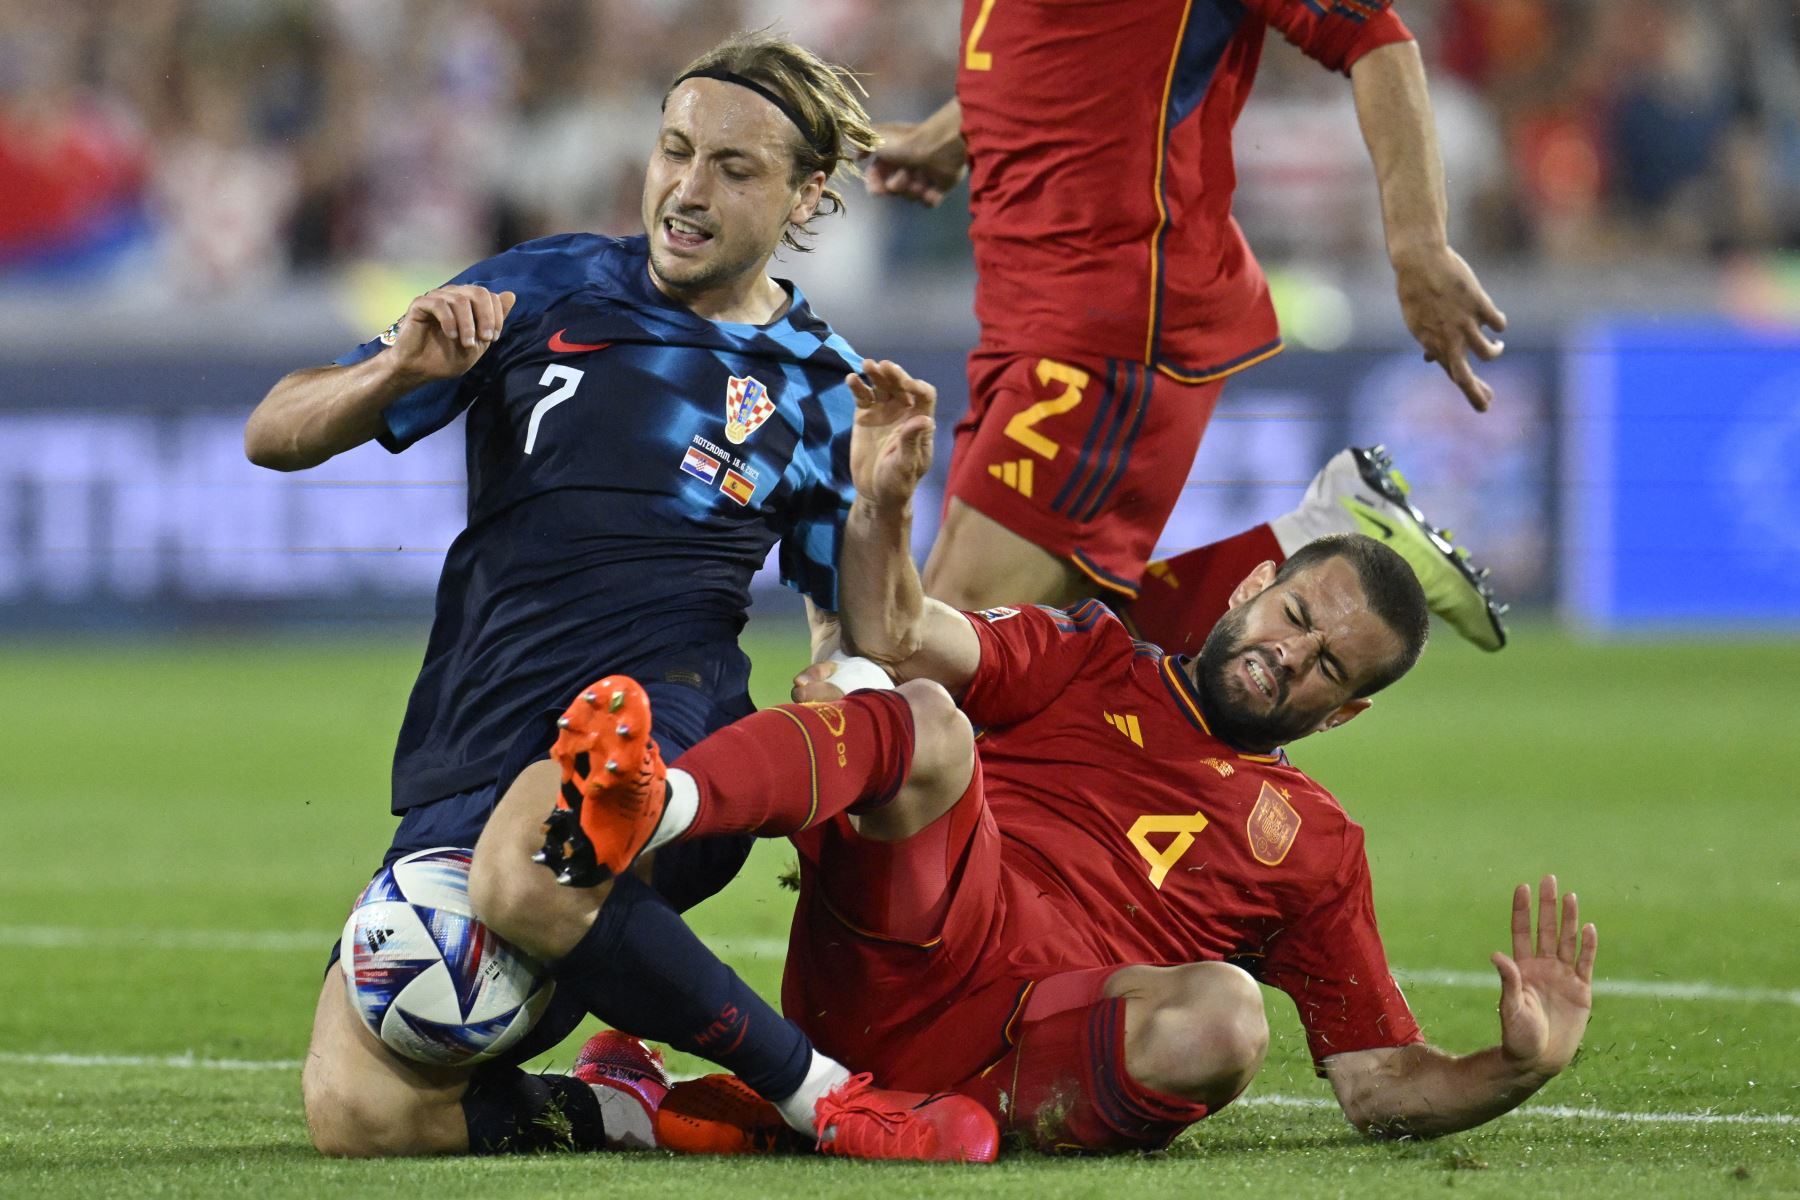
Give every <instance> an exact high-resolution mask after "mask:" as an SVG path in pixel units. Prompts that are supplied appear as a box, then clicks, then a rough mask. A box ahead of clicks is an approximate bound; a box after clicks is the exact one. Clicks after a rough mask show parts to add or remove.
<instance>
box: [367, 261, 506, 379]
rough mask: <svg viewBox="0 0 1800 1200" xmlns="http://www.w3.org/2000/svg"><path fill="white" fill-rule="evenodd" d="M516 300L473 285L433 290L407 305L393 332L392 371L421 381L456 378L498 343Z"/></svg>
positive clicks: (455, 285)
mask: <svg viewBox="0 0 1800 1200" xmlns="http://www.w3.org/2000/svg"><path fill="white" fill-rule="evenodd" d="M516 299H517V297H516V296H514V295H513V294H512V293H511V292H499V293H495V292H490V291H488V290H487V289H486V288H484V287H482V286H480V285H479V284H474V283H456V284H449V285H447V286H445V287H440V288H432V289H431V290H430V291H429V292H426V293H425V294H424V295H423V296H420V297H419V298H418V299H417V300H414V301H413V302H412V303H411V304H409V305H407V308H406V315H405V316H403V317H401V318H400V321H399V323H398V325H397V326H396V327H395V330H394V344H393V347H392V348H391V349H390V350H388V354H390V355H392V356H393V366H394V367H395V369H396V370H398V371H401V372H403V373H404V374H406V375H407V376H409V377H412V378H415V379H417V380H419V381H420V382H429V381H431V380H434V379H455V378H456V377H458V376H460V375H462V374H464V373H465V372H467V371H468V370H469V368H470V367H473V366H474V365H475V364H476V362H478V361H479V360H480V358H481V356H482V355H483V354H486V353H487V350H488V347H489V346H492V345H493V344H494V342H495V341H497V340H498V339H499V337H500V330H501V329H502V328H503V327H504V326H505V324H506V317H507V314H509V313H511V312H512V307H513V302H514V301H515V300H516Z"/></svg>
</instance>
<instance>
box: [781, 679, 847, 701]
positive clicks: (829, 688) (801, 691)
mask: <svg viewBox="0 0 1800 1200" xmlns="http://www.w3.org/2000/svg"><path fill="white" fill-rule="evenodd" d="M792 694H793V699H794V703H796V704H820V703H830V702H831V701H833V700H842V699H843V698H844V689H843V688H841V687H839V686H838V685H837V684H835V683H823V682H820V683H807V684H799V683H796V684H795V685H794V690H793V693H792Z"/></svg>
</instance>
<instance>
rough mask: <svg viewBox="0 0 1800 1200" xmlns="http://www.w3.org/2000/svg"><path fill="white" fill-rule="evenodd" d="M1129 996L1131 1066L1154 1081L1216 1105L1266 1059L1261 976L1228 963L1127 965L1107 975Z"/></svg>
mask: <svg viewBox="0 0 1800 1200" xmlns="http://www.w3.org/2000/svg"><path fill="white" fill-rule="evenodd" d="M1106 995H1108V996H1123V997H1125V1069H1126V1071H1127V1072H1129V1073H1130V1075H1131V1077H1132V1078H1133V1079H1135V1080H1136V1081H1137V1082H1138V1083H1140V1084H1142V1085H1143V1086H1145V1087H1147V1088H1153V1089H1155V1090H1157V1091H1159V1092H1168V1093H1170V1094H1171V1095H1176V1096H1181V1097H1184V1098H1185V1099H1188V1100H1192V1101H1194V1102H1196V1103H1199V1104H1205V1105H1207V1106H1208V1107H1209V1108H1213V1109H1217V1108H1220V1107H1222V1106H1223V1105H1225V1104H1226V1103H1228V1102H1229V1101H1230V1100H1231V1099H1232V1098H1233V1097H1235V1096H1237V1095H1238V1094H1239V1093H1240V1092H1242V1091H1243V1090H1244V1089H1245V1088H1246V1087H1248V1086H1250V1081H1251V1079H1253V1078H1255V1076H1256V1072H1257V1070H1258V1069H1259V1068H1261V1066H1262V1061H1263V1055H1264V1054H1265V1053H1266V1052H1267V1050H1268V1048H1269V1023H1268V1018H1267V1017H1266V1016H1265V1014H1264V1012H1263V999H1262V993H1261V991H1259V990H1258V988H1257V986H1256V981H1255V980H1253V979H1251V978H1250V976H1249V975H1248V974H1246V973H1245V972H1243V971H1241V970H1239V969H1238V968H1237V967H1234V966H1232V965H1230V964H1229V963H1222V962H1206V963H1191V964H1189V965H1187V966H1181V967H1141V966H1140V967H1125V968H1123V969H1122V970H1120V971H1118V972H1117V973H1116V974H1114V975H1113V976H1112V978H1110V979H1108V980H1107V981H1106Z"/></svg>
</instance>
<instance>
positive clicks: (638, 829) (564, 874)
mask: <svg viewBox="0 0 1800 1200" xmlns="http://www.w3.org/2000/svg"><path fill="white" fill-rule="evenodd" d="M556 725H557V728H558V729H559V730H561V732H560V733H558V734H557V736H556V745H554V746H552V747H551V748H550V756H551V757H552V758H554V759H555V760H556V762H557V765H558V766H559V767H561V768H562V788H561V790H560V791H559V792H558V794H557V797H556V807H555V809H553V810H552V811H551V813H550V816H549V817H548V818H547V819H546V820H545V821H544V848H543V849H542V850H539V851H538V852H537V853H536V854H534V855H533V856H532V859H533V861H536V862H540V863H542V864H544V865H545V866H547V867H549V868H550V869H551V870H552V871H555V872H556V882H558V883H562V884H567V885H569V886H570V887H594V886H597V885H598V884H602V883H605V882H606V881H607V880H608V879H611V878H612V877H613V876H614V875H618V874H620V873H622V872H623V871H624V870H625V869H626V868H628V867H629V866H631V862H632V860H633V859H635V858H636V857H637V856H638V854H639V852H641V851H642V850H643V848H644V844H645V843H646V842H648V841H649V840H650V835H651V834H653V833H655V832H656V824H657V822H658V821H660V820H661V819H662V813H663V804H664V802H665V800H666V798H667V796H668V785H667V783H666V778H667V769H666V768H665V767H664V766H663V761H662V754H661V752H660V751H658V750H657V748H656V742H655V741H653V740H652V739H651V737H650V697H649V696H647V695H645V694H644V689H643V688H642V687H640V686H639V685H638V682H637V680H635V679H632V678H630V677H629V676H625V675H608V676H607V677H606V678H604V679H602V680H600V681H599V682H597V683H595V684H594V685H593V686H592V687H589V688H587V689H585V690H584V691H583V692H582V693H581V695H579V696H577V697H576V698H575V700H574V701H573V702H572V703H571V704H570V705H569V707H568V708H567V709H566V710H564V712H563V715H562V716H560V717H558V718H557V721H556Z"/></svg>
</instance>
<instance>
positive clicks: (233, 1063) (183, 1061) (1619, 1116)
mask: <svg viewBox="0 0 1800 1200" xmlns="http://www.w3.org/2000/svg"><path fill="white" fill-rule="evenodd" d="M0 1064H6V1065H10V1066H21V1067H107V1068H117V1067H153V1068H156V1069H157V1070H178V1071H297V1070H299V1069H300V1060H299V1059H297V1058H268V1059H251V1058H201V1057H199V1056H198V1055H195V1054H167V1055H160V1056H159V1055H150V1054H16V1053H12V1052H8V1051H0ZM676 1078H678V1079H679V1078H687V1077H686V1076H681V1075H677V1076H676ZM1236 1107H1240V1108H1302V1109H1319V1110H1335V1109H1336V1108H1337V1102H1336V1101H1333V1100H1326V1099H1324V1098H1322V1097H1319V1096H1284V1095H1281V1094H1279V1093H1276V1094H1272V1095H1268V1096H1258V1095H1254V1094H1252V1095H1249V1096H1245V1097H1244V1098H1242V1099H1241V1100H1239V1101H1237V1103H1236ZM1507 1116H1509V1117H1526V1118H1537V1119H1543V1120H1557V1121H1570V1120H1574V1121H1618V1122H1624V1123H1628V1124H1630V1123H1636V1124H1657V1125H1800V1117H1797V1116H1793V1115H1792V1114H1789V1113H1709V1112H1613V1111H1610V1110H1608V1109H1603V1108H1577V1107H1572V1106H1570V1105H1566V1104H1543V1105H1527V1106H1526V1107H1524V1108H1520V1109H1516V1110H1514V1111H1513V1112H1511V1113H1508V1114H1507Z"/></svg>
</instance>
